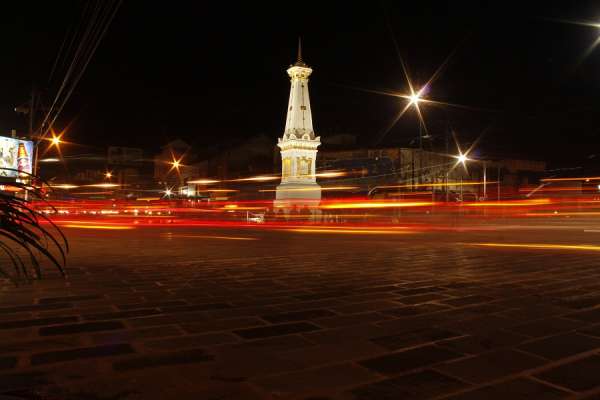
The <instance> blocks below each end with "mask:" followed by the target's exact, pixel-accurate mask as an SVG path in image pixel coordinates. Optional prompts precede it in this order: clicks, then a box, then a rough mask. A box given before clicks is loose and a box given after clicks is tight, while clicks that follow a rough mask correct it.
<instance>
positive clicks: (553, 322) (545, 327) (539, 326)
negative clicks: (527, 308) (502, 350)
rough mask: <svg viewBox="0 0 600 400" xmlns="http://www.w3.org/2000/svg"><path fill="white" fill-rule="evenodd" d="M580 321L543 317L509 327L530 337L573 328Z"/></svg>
mask: <svg viewBox="0 0 600 400" xmlns="http://www.w3.org/2000/svg"><path fill="white" fill-rule="evenodd" d="M581 325H582V323H581V322H577V321H573V320H569V319H565V318H557V317H551V318H545V319H540V320H538V321H533V322H531V323H528V324H523V325H519V326H515V327H511V328H509V329H510V330H511V331H513V332H517V333H520V334H523V335H527V336H531V337H542V336H549V335H553V334H557V333H561V332H566V331H571V330H575V329H577V328H579V327H581Z"/></svg>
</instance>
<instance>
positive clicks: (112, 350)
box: [31, 343, 134, 365]
mask: <svg viewBox="0 0 600 400" xmlns="http://www.w3.org/2000/svg"><path fill="white" fill-rule="evenodd" d="M130 353H134V350H133V348H132V347H131V346H130V345H129V344H126V343H118V344H111V345H103V346H95V347H80V348H77V349H70V350H60V351H49V352H45V353H37V354H34V355H32V356H31V364H32V365H41V364H52V363H59V362H64V361H73V360H81V359H87V358H98V357H112V356H116V355H122V354H130Z"/></svg>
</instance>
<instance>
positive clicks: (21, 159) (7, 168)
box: [0, 136, 33, 178]
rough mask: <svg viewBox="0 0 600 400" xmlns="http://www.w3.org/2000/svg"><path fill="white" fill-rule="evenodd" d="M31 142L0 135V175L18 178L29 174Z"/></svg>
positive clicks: (31, 152)
mask: <svg viewBox="0 0 600 400" xmlns="http://www.w3.org/2000/svg"><path fill="white" fill-rule="evenodd" d="M32 156H33V142H31V141H29V140H20V139H15V138H10V137H4V136H0V177H8V178H18V177H26V176H27V174H31V168H32V164H33V162H32V159H33V158H32Z"/></svg>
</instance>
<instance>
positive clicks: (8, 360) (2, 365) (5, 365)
mask: <svg viewBox="0 0 600 400" xmlns="http://www.w3.org/2000/svg"><path fill="white" fill-rule="evenodd" d="M16 365H17V357H0V369H10V368H14V367H15V366H16Z"/></svg>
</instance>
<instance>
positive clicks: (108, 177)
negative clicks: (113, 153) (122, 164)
mask: <svg viewBox="0 0 600 400" xmlns="http://www.w3.org/2000/svg"><path fill="white" fill-rule="evenodd" d="M112 176H113V175H112V172H110V171H106V173H105V174H104V177H105V178H106V179H110V178H112Z"/></svg>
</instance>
